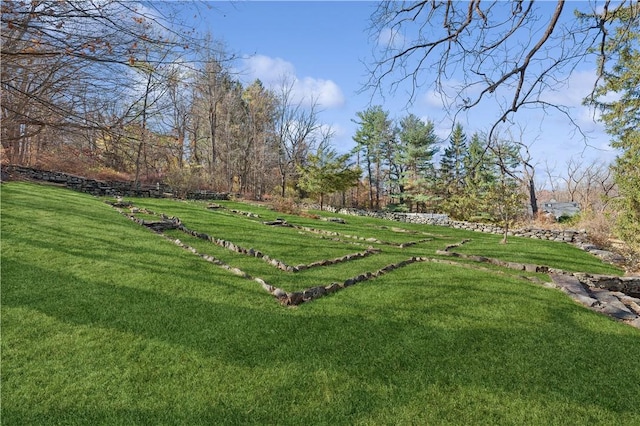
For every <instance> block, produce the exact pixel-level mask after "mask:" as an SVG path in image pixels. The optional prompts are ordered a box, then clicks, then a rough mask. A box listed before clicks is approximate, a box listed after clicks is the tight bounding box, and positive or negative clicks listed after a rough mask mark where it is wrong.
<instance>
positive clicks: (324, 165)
mask: <svg viewBox="0 0 640 426" xmlns="http://www.w3.org/2000/svg"><path fill="white" fill-rule="evenodd" d="M349 157H350V155H349V154H344V155H338V154H337V153H336V151H335V150H333V149H329V148H327V147H326V146H325V145H321V146H320V147H319V148H318V151H317V152H316V154H310V155H309V156H308V157H307V164H306V165H305V166H299V167H298V173H299V174H300V180H299V182H298V187H299V188H300V189H302V190H304V191H306V192H308V193H309V194H312V195H317V196H319V197H320V210H322V209H323V206H324V196H325V195H327V194H332V193H334V192H338V191H346V190H347V189H349V188H351V187H352V186H355V185H356V184H357V183H358V179H359V178H360V174H361V171H360V169H359V168H353V167H351V165H350V164H349Z"/></svg>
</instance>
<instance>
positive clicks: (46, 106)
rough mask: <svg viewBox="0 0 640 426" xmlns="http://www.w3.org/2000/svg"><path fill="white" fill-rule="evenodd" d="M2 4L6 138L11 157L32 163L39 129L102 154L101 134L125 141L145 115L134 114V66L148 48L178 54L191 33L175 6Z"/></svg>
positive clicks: (65, 0)
mask: <svg viewBox="0 0 640 426" xmlns="http://www.w3.org/2000/svg"><path fill="white" fill-rule="evenodd" d="M1 7H2V17H1V22H2V28H1V31H0V34H1V37H2V47H1V54H2V61H1V64H2V65H1V66H2V73H1V74H2V77H1V80H2V82H1V88H2V138H1V139H2V146H3V148H4V151H5V153H8V154H9V155H10V158H9V160H10V161H12V162H22V163H25V162H27V163H28V162H29V161H30V159H29V156H30V155H31V153H32V152H33V149H32V148H33V146H34V144H33V142H35V141H36V137H37V136H38V135H40V134H47V135H48V136H49V138H47V139H49V140H50V142H49V145H51V144H53V142H52V141H53V140H57V141H64V142H56V143H57V146H56V147H55V148H61V149H62V148H73V149H75V150H76V152H77V153H82V154H83V155H85V158H88V157H90V156H91V155H99V154H100V153H95V152H92V150H94V149H95V148H97V147H98V145H99V141H97V140H96V139H97V138H98V136H99V135H100V136H101V137H104V136H105V133H110V135H109V136H110V139H111V141H115V140H118V139H119V137H118V133H119V131H120V130H122V129H124V128H125V127H126V126H127V125H128V124H130V123H132V122H135V121H139V120H138V119H139V117H134V118H132V117H131V114H129V112H131V109H130V107H131V106H132V104H133V103H132V102H131V100H132V96H131V93H132V92H135V91H136V89H137V88H138V87H139V86H138V85H137V81H136V79H135V77H134V73H132V72H131V68H130V66H131V65H134V64H135V62H136V61H138V60H139V59H141V58H140V55H141V53H144V52H146V51H148V50H149V49H151V50H153V51H160V52H165V53H168V52H171V54H170V55H164V56H165V57H171V58H172V59H174V60H175V59H176V57H177V56H176V55H178V54H180V53H182V52H183V51H184V49H185V47H186V46H187V45H188V44H189V41H187V40H190V36H189V35H188V33H187V32H185V31H183V29H184V27H182V26H181V25H180V23H179V22H178V21H177V20H176V19H174V18H173V16H172V12H171V10H170V9H171V6H170V5H163V6H162V10H161V9H160V8H156V6H155V5H152V4H149V5H148V6H146V7H145V8H141V7H138V6H137V5H135V4H133V3H130V2H126V1H118V0H104V1H99V2H96V1H87V0H83V1H70V0H62V1H32V2H26V1H10V0H9V1H3V2H2V6H1ZM151 11H154V12H153V13H150V12H151ZM133 97H135V95H134V96H133ZM105 111H110V112H111V113H110V114H105V113H104V112H105ZM128 119H129V121H127V120H128ZM53 134H56V135H57V137H56V138H53V137H51V136H52V135H53ZM42 148H43V151H44V150H46V151H48V153H52V152H53V151H54V150H55V149H54V148H53V147H51V146H46V147H45V146H42ZM112 152H115V150H114V151H112Z"/></svg>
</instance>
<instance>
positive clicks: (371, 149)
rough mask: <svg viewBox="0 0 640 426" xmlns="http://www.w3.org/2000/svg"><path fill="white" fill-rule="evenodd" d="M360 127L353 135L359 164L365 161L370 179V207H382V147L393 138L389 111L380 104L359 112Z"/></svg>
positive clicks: (358, 122)
mask: <svg viewBox="0 0 640 426" xmlns="http://www.w3.org/2000/svg"><path fill="white" fill-rule="evenodd" d="M357 115H358V118H359V119H360V121H356V123H357V124H358V125H359V126H360V128H359V129H358V130H357V131H356V134H355V135H354V136H353V140H354V141H355V142H356V147H355V148H354V150H353V152H354V153H355V154H357V156H358V164H359V163H360V161H364V164H365V167H366V172H367V178H368V179H369V207H370V208H372V209H373V208H374V207H375V208H379V207H380V193H381V183H382V182H381V181H382V165H383V161H382V149H381V147H382V146H383V145H384V143H385V142H386V141H389V140H390V139H391V138H392V126H391V120H390V119H389V113H388V112H387V111H385V110H383V109H382V107H381V106H380V105H375V106H372V107H369V108H368V109H367V110H365V111H360V112H358V113H357Z"/></svg>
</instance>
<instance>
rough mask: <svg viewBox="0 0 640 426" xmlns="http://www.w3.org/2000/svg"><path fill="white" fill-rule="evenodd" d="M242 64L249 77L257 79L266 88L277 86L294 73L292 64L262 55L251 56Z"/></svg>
mask: <svg viewBox="0 0 640 426" xmlns="http://www.w3.org/2000/svg"><path fill="white" fill-rule="evenodd" d="M244 63H245V67H246V73H247V74H248V75H249V77H250V78H251V79H252V80H253V79H256V78H259V79H260V80H261V81H262V82H263V83H264V84H265V85H266V86H268V87H272V86H276V85H278V83H280V82H281V81H282V79H283V78H284V77H285V76H289V75H294V74H295V71H296V70H295V67H294V66H293V64H292V63H290V62H287V61H285V60H284V59H281V58H271V57H269V56H264V55H255V56H251V57H249V58H247V59H245V60H244Z"/></svg>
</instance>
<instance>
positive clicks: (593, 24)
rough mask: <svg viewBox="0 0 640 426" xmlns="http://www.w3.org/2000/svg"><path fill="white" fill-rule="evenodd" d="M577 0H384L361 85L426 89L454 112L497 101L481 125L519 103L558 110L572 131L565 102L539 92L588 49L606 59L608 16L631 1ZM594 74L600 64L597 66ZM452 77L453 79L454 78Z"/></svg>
mask: <svg viewBox="0 0 640 426" xmlns="http://www.w3.org/2000/svg"><path fill="white" fill-rule="evenodd" d="M633 2H634V0H623V1H620V2H611V1H610V0H605V1H604V2H602V3H600V2H596V1H595V0H592V1H589V2H581V3H580V8H581V10H580V11H575V15H577V19H576V16H575V15H571V14H572V13H574V11H573V10H571V8H570V7H569V6H568V5H567V4H565V1H564V0H557V1H556V2H555V6H553V7H549V6H550V5H549V4H546V5H545V3H544V2H541V3H536V2H534V1H533V0H521V1H513V2H502V1H490V2H481V1H480V0H469V1H467V2H462V1H460V2H453V1H436V0H422V1H418V2H405V1H386V2H383V3H381V4H380V6H379V7H378V8H377V10H376V12H375V13H374V14H373V15H372V26H371V33H372V35H373V37H375V38H376V41H377V44H376V49H375V50H374V57H373V61H372V65H371V68H370V79H369V82H368V84H367V85H366V86H365V89H373V90H376V91H378V92H380V93H383V92H384V87H385V85H386V84H387V82H390V87H391V92H392V93H394V92H396V91H398V90H400V89H406V90H407V94H408V97H409V99H410V100H413V99H415V97H416V95H417V90H418V89H422V88H425V87H426V88H430V89H433V90H435V91H436V92H437V93H438V94H439V95H440V96H441V97H442V98H443V99H444V100H446V101H447V107H448V108H449V111H450V112H451V113H452V114H453V115H454V120H453V122H455V115H457V114H458V113H460V112H464V111H467V110H469V109H472V108H475V107H478V106H481V105H484V103H485V102H487V101H489V100H490V101H491V102H493V103H494V104H496V105H498V106H499V107H500V110H499V113H498V114H497V116H496V117H495V120H494V121H493V123H492V125H491V130H490V131H489V134H488V138H489V140H494V138H493V134H494V132H495V131H496V129H497V128H498V126H499V125H500V124H501V123H503V122H507V121H509V120H511V119H512V117H513V116H514V114H515V113H516V112H518V111H519V110H521V109H523V108H530V107H540V108H542V109H544V110H547V109H552V110H554V111H557V112H560V113H561V114H564V115H565V116H566V117H567V119H568V120H569V121H571V122H572V123H573V124H574V125H575V126H576V128H577V129H578V130H579V126H578V125H577V123H576V122H575V121H574V120H573V119H572V117H571V115H570V114H569V109H568V108H567V106H564V105H561V104H557V103H553V102H549V101H548V100H547V99H548V98H546V97H545V94H546V93H548V92H549V91H551V90H554V89H558V88H561V87H563V86H564V85H565V84H566V82H567V80H568V78H569V77H570V74H571V71H572V70H574V69H575V67H576V66H577V65H578V64H580V63H581V62H582V61H584V60H586V59H587V58H588V57H589V56H590V55H592V54H595V55H598V56H599V58H600V63H601V64H603V63H604V62H606V60H607V57H608V55H610V50H607V49H605V48H604V47H605V45H606V44H607V43H610V41H611V37H610V36H609V27H610V26H611V25H613V24H612V20H611V19H609V17H610V16H612V15H613V14H615V12H616V10H620V9H622V8H624V7H626V6H627V5H628V4H632V3H633ZM598 71H599V74H600V75H602V73H603V72H604V68H603V66H601V67H600V69H599V70H598ZM456 81H458V83H455V82H456Z"/></svg>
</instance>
